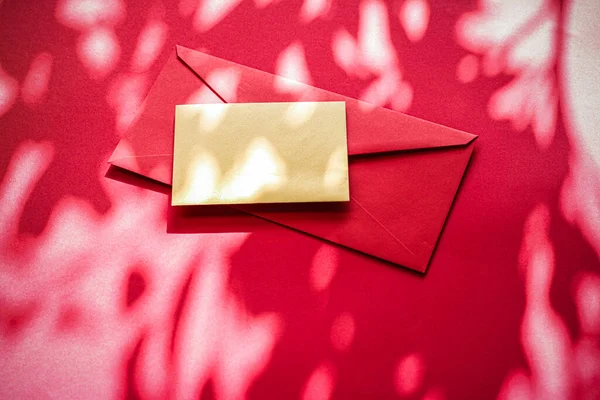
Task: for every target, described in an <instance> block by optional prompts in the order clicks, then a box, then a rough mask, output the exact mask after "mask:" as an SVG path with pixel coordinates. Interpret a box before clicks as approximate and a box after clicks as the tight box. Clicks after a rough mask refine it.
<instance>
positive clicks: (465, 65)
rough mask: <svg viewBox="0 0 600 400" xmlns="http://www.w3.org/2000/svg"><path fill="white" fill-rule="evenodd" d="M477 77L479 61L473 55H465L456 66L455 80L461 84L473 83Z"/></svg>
mask: <svg viewBox="0 0 600 400" xmlns="http://www.w3.org/2000/svg"><path fill="white" fill-rule="evenodd" d="M477 75H479V60H478V59H477V57H475V56H474V55H473V54H467V55H466V56H464V57H463V58H461V59H460V61H459V62H458V65H457V66H456V79H458V81H459V82H461V83H470V82H473V81H474V80H475V79H476V78H477Z"/></svg>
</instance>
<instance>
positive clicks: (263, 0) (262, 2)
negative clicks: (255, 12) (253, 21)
mask: <svg viewBox="0 0 600 400" xmlns="http://www.w3.org/2000/svg"><path fill="white" fill-rule="evenodd" d="M280 1H281V0H254V5H255V6H256V8H258V9H263V8H265V7H268V6H270V5H274V4H277V3H279V2H280Z"/></svg>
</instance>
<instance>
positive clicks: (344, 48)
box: [331, 28, 358, 75]
mask: <svg viewBox="0 0 600 400" xmlns="http://www.w3.org/2000/svg"><path fill="white" fill-rule="evenodd" d="M331 47H332V51H333V60H334V61H335V63H336V64H337V65H338V67H340V68H341V69H342V70H343V71H344V72H345V73H346V74H348V75H352V74H354V73H355V68H356V63H357V58H358V49H357V44H356V40H354V38H353V37H352V35H350V33H348V31H347V30H345V29H343V28H341V29H339V30H338V31H336V32H335V33H334V34H333V38H332V43H331Z"/></svg>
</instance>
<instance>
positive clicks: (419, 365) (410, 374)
mask: <svg viewBox="0 0 600 400" xmlns="http://www.w3.org/2000/svg"><path fill="white" fill-rule="evenodd" d="M424 374H425V364H424V362H423V359H422V358H421V356H419V355H417V354H411V355H408V356H406V357H404V358H402V359H401V360H400V361H399V362H398V364H397V365H396V370H395V376H394V385H395V387H396V392H397V393H398V394H399V395H401V396H407V395H410V394H413V393H415V392H416V391H417V390H418V389H419V388H420V387H421V385H422V384H423V377H424Z"/></svg>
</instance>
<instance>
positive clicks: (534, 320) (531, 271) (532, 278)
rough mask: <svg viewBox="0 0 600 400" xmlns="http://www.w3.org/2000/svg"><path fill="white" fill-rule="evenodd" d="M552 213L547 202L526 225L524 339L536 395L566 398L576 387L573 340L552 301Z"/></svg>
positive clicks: (533, 214)
mask: <svg viewBox="0 0 600 400" xmlns="http://www.w3.org/2000/svg"><path fill="white" fill-rule="evenodd" d="M549 226H550V213H549V210H548V208H547V207H546V206H545V205H538V206H536V208H535V209H534V210H533V211H532V212H531V214H530V215H529V217H528V218H527V221H526V223H525V228H524V238H523V244H522V246H521V252H520V256H519V257H520V263H521V265H522V267H523V268H524V269H525V271H524V273H525V293H526V305H525V312H524V315H523V323H522V325H521V341H522V345H523V349H524V351H525V354H526V356H527V360H528V362H529V366H530V369H531V373H532V379H533V380H534V382H536V387H535V390H536V393H535V394H534V395H535V398H556V399H565V398H568V397H569V393H571V390H572V383H573V382H572V378H573V377H572V373H571V372H572V371H571V368H570V367H571V366H570V363H569V361H570V347H571V343H570V339H569V334H568V332H567V330H566V327H565V325H564V323H563V322H562V320H561V318H560V316H559V315H558V313H557V312H556V311H555V310H554V309H553V308H552V304H551V302H550V287H551V285H552V278H553V275H554V250H553V247H552V243H551V242H550V239H549V237H548V235H549Z"/></svg>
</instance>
